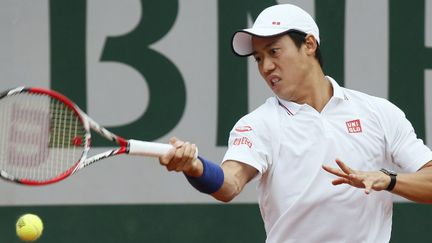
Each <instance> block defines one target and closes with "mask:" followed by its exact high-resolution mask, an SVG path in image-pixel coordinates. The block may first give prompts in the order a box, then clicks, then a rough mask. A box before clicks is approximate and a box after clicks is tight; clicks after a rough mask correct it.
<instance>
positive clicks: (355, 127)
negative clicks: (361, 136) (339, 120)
mask: <svg viewBox="0 0 432 243" xmlns="http://www.w3.org/2000/svg"><path fill="white" fill-rule="evenodd" d="M345 124H346V126H347V129H348V132H349V133H361V132H362V127H361V124H360V119H356V120H352V121H347V122H345Z"/></svg>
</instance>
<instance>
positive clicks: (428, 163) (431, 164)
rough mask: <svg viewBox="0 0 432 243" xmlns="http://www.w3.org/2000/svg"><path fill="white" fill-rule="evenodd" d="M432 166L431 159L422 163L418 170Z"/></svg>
mask: <svg viewBox="0 0 432 243" xmlns="http://www.w3.org/2000/svg"><path fill="white" fill-rule="evenodd" d="M428 167H432V160H431V161H429V162H427V163H426V164H424V165H423V166H422V167H421V168H420V169H419V170H423V169H424V168H428Z"/></svg>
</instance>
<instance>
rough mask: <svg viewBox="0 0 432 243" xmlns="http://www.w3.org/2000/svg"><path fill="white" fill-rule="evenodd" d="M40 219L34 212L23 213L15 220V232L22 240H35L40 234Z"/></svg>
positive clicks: (41, 224)
mask: <svg viewBox="0 0 432 243" xmlns="http://www.w3.org/2000/svg"><path fill="white" fill-rule="evenodd" d="M42 230H43V223H42V220H41V219H40V218H39V217H38V216H37V215H34V214H24V215H22V216H21V217H19V219H18V221H17V222H16V233H17V235H18V237H19V238H20V239H21V240H22V241H35V240H37V239H38V238H39V237H40V236H41V235H42Z"/></svg>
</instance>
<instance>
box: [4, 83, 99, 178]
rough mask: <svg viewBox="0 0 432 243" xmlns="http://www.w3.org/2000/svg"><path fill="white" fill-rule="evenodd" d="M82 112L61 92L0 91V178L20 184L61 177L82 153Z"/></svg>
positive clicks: (85, 140)
mask: <svg viewBox="0 0 432 243" xmlns="http://www.w3.org/2000/svg"><path fill="white" fill-rule="evenodd" d="M90 140H91V135H90V128H89V124H88V121H87V119H86V115H85V114H84V113H83V112H82V111H81V110H80V109H79V108H78V107H77V106H76V105H75V104H74V103H73V102H72V101H70V100H69V99H68V98H66V97H65V96H64V95H62V94H60V93H58V92H55V91H52V90H49V89H44V88H31V87H18V88H15V89H11V90H7V91H5V92H3V93H1V94H0V177H2V178H3V179H6V180H9V181H12V182H16V183H20V184H26V185H46V184H51V183H55V182H58V181H60V180H63V179H65V178H67V177H68V176H69V175H71V174H72V173H74V171H75V170H76V169H77V168H78V167H79V165H80V163H81V162H82V161H83V160H84V159H85V158H86V157H87V153H88V150H89V149H90Z"/></svg>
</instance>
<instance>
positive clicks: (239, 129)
mask: <svg viewBox="0 0 432 243" xmlns="http://www.w3.org/2000/svg"><path fill="white" fill-rule="evenodd" d="M235 130H236V131H237V132H250V131H252V127H251V126H240V127H236V128H235Z"/></svg>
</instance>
